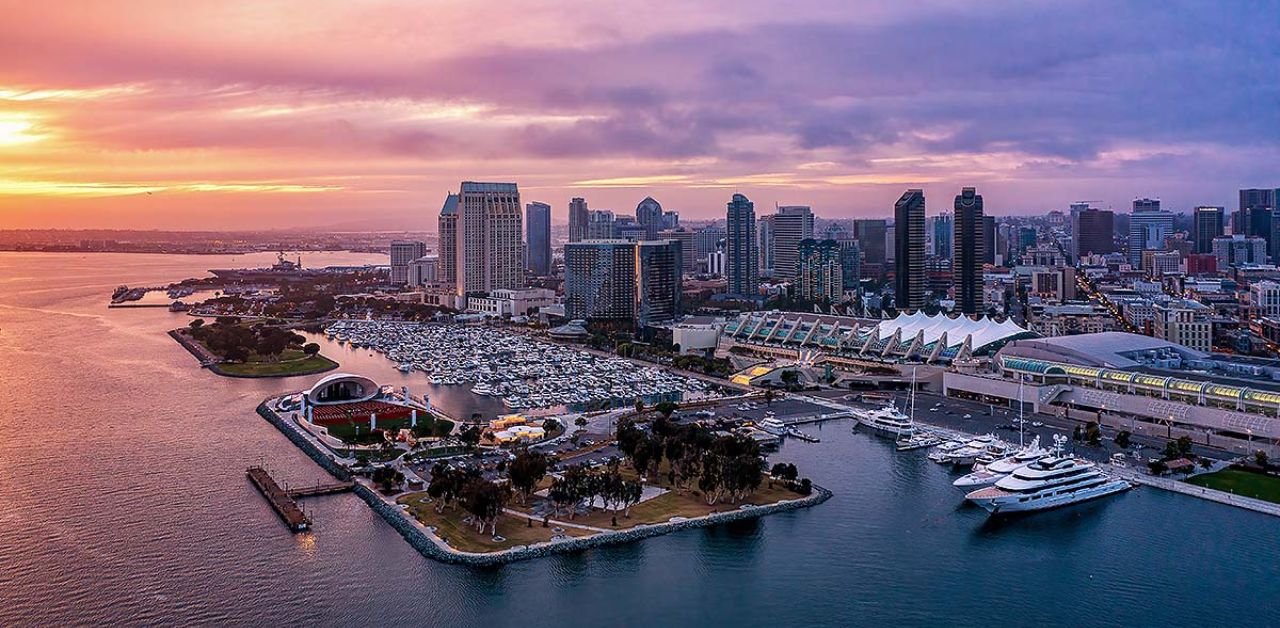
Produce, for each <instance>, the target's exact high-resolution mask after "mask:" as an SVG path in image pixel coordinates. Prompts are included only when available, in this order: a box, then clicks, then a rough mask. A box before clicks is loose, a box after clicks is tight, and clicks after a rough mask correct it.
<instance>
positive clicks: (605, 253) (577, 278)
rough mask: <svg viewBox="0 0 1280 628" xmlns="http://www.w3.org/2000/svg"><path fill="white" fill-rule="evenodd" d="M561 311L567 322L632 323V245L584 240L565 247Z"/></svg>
mask: <svg viewBox="0 0 1280 628" xmlns="http://www.w3.org/2000/svg"><path fill="white" fill-rule="evenodd" d="M564 311H565V316H567V317H568V318H570V319H582V320H589V321H592V320H615V321H617V320H621V321H631V320H634V319H635V314H636V245H635V243H634V242H627V241H625V240H587V241H584V242H571V243H569V244H566V245H565V247H564Z"/></svg>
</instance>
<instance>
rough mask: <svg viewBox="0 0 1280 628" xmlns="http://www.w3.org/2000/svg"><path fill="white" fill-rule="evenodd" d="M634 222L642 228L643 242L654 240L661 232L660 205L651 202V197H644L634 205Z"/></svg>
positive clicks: (656, 202)
mask: <svg viewBox="0 0 1280 628" xmlns="http://www.w3.org/2000/svg"><path fill="white" fill-rule="evenodd" d="M636 222H637V223H640V224H641V225H643V226H644V238H643V239H644V240H654V239H656V238H657V237H658V232H659V231H662V229H663V226H662V204H661V203H659V202H658V201H655V200H653V197H652V196H646V197H644V200H643V201H640V203H639V204H638V205H636Z"/></svg>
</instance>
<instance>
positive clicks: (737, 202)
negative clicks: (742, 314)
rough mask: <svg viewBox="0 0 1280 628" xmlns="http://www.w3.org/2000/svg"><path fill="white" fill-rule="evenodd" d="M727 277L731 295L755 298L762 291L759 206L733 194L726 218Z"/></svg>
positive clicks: (739, 195)
mask: <svg viewBox="0 0 1280 628" xmlns="http://www.w3.org/2000/svg"><path fill="white" fill-rule="evenodd" d="M725 217H726V219H727V223H728V224H727V228H726V229H725V267H726V268H725V274H726V275H728V278H729V286H728V291H729V294H732V295H737V296H741V297H752V298H754V297H756V296H757V293H758V292H759V287H760V266H759V264H760V262H759V260H758V259H757V257H756V255H757V251H756V206H755V204H754V203H752V202H751V200H750V199H748V198H747V197H745V196H743V195H741V194H734V195H733V199H732V200H730V201H729V204H728V211H727V213H726V215H725Z"/></svg>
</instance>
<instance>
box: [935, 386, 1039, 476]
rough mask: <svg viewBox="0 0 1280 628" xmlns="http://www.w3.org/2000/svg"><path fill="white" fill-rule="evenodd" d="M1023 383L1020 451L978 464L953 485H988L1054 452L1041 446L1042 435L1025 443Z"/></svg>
mask: <svg viewBox="0 0 1280 628" xmlns="http://www.w3.org/2000/svg"><path fill="white" fill-rule="evenodd" d="M1022 384H1023V380H1022V379H1021V378H1019V380H1018V451H1015V452H1014V453H1013V455H1011V456H1007V457H1005V458H1000V459H999V460H994V461H992V462H991V463H990V464H986V465H981V464H980V465H976V466H975V467H974V469H973V473H970V474H968V475H965V476H964V477H961V478H959V479H957V480H956V481H955V482H952V485H953V486H957V487H959V488H974V487H978V486H987V485H989V484H995V483H996V482H999V481H1000V480H1001V479H1003V478H1005V477H1008V476H1009V474H1011V473H1013V472H1014V471H1017V470H1018V469H1021V468H1023V467H1025V466H1028V465H1030V464H1032V463H1034V462H1036V461H1038V460H1040V459H1041V458H1045V457H1047V456H1049V455H1050V454H1051V453H1052V452H1050V451H1049V450H1047V449H1043V448H1041V447H1040V437H1039V436H1037V437H1035V439H1034V440H1032V441H1031V445H1030V446H1027V445H1025V444H1024V443H1025V436H1024V432H1023V426H1024V425H1025V424H1026V418H1025V414H1026V410H1025V406H1024V405H1023V403H1022Z"/></svg>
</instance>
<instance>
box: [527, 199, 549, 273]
mask: <svg viewBox="0 0 1280 628" xmlns="http://www.w3.org/2000/svg"><path fill="white" fill-rule="evenodd" d="M524 233H525V236H524V241H525V244H526V245H527V246H528V247H529V270H530V271H533V274H535V275H538V276H541V277H546V276H547V275H550V274H551V206H550V205H548V204H546V203H539V202H537V201H534V202H532V203H528V204H527V205H525V206H524Z"/></svg>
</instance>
